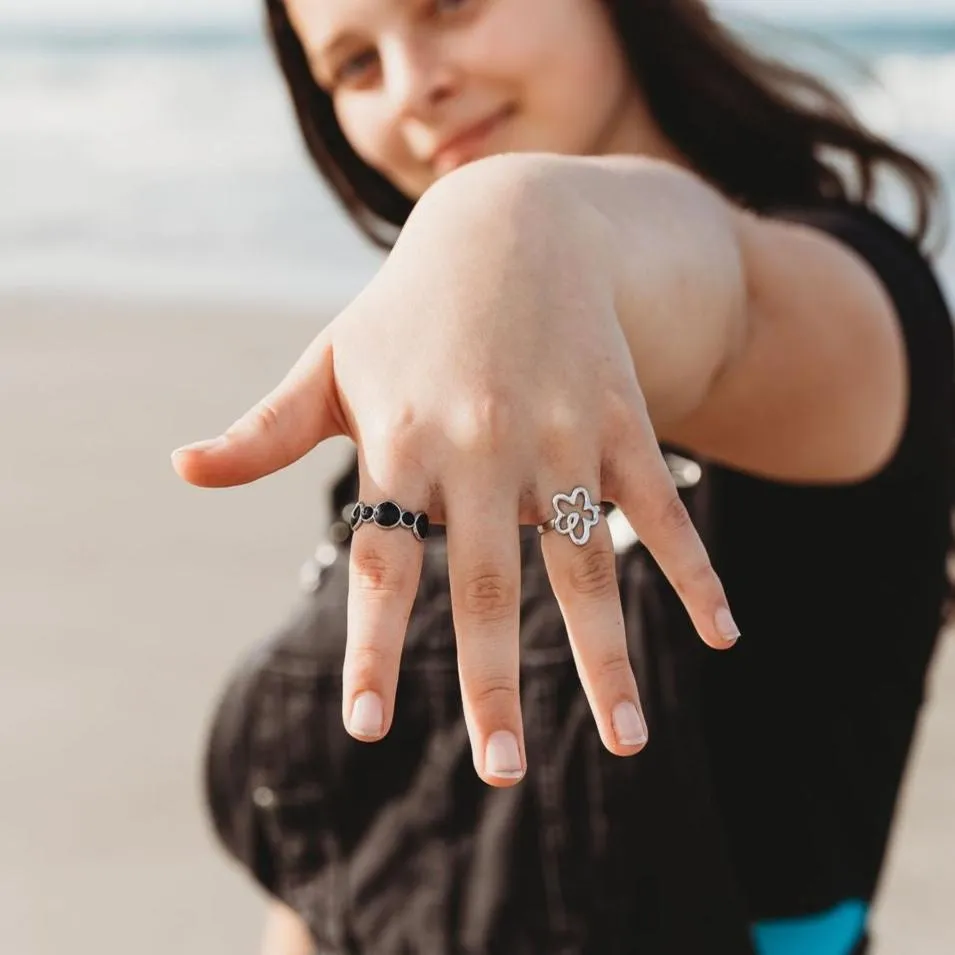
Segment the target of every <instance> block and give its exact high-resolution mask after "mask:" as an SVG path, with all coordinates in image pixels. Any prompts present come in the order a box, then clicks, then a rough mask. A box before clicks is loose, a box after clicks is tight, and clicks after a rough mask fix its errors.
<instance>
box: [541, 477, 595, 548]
mask: <svg viewBox="0 0 955 955" xmlns="http://www.w3.org/2000/svg"><path fill="white" fill-rule="evenodd" d="M553 503H554V512H555V516H554V517H552V518H551V519H550V520H549V521H544V523H543V524H538V525H537V533H538V534H546V533H547V532H548V531H557V533H558V534H563V535H564V536H565V537H569V538H570V540H571V543H573V544H576V545H577V546H578V547H583V546H584V544H586V543H587V541H589V540H590V530H591V528H593V527H596V525H597V523H598V522H599V520H600V505H599V504H593V503H592V502H591V500H590V494H589V493H588V492H587V489H586V488H585V487H575V488H574V489H573V490H572V491H571V492H570V494H555V495H554V497H553Z"/></svg>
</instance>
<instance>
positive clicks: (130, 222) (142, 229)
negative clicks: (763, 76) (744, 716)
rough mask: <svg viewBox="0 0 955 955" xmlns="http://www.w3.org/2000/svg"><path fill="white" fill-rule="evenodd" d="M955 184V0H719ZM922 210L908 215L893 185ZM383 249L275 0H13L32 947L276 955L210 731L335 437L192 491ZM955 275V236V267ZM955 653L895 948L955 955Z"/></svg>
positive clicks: (12, 400)
mask: <svg viewBox="0 0 955 955" xmlns="http://www.w3.org/2000/svg"><path fill="white" fill-rule="evenodd" d="M714 5H715V6H716V8H717V9H718V10H719V11H720V13H721V15H724V16H726V17H727V18H728V19H730V20H731V21H732V22H733V23H734V25H736V26H737V27H738V28H739V29H741V30H743V31H744V32H746V33H748V34H749V35H750V36H751V38H752V39H753V41H754V42H756V43H758V44H760V45H762V46H764V47H766V48H769V49H771V50H772V51H773V52H775V53H776V54H777V55H779V56H783V57H785V58H787V59H789V60H791V61H793V62H796V63H798V64H802V65H808V66H811V67H812V68H814V69H818V70H820V71H822V72H823V73H824V75H825V76H826V77H828V78H829V79H830V80H832V82H833V83H835V85H836V86H838V88H840V89H841V90H843V91H844V92H845V94H846V95H847V96H848V97H849V98H850V100H851V101H852V102H853V103H854V104H855V105H856V106H857V107H858V108H859V110H860V111H861V113H862V115H863V117H864V118H865V119H867V120H869V121H870V122H871V123H872V124H873V125H874V126H875V127H876V128H877V129H879V130H880V131H882V132H884V133H886V134H889V135H891V136H893V137H896V138H897V139H899V140H900V141H901V142H902V143H903V144H904V145H905V146H906V147H907V148H909V149H912V150H915V151H917V152H919V153H920V154H922V156H923V157H924V158H925V159H927V160H928V161H930V162H931V163H932V164H934V165H935V166H936V167H937V168H938V169H939V170H940V171H942V173H943V174H944V175H945V177H946V179H947V181H948V183H949V187H950V189H952V191H953V198H955V0H826V2H820V0H718V2H716V3H715V4H714ZM887 201H888V202H889V203H890V206H891V208H893V209H897V211H898V212H899V214H901V213H902V212H903V211H904V209H903V207H902V206H899V205H897V200H896V198H895V197H893V196H891V195H887ZM379 261H380V259H379V257H378V253H375V252H373V251H372V250H371V249H370V248H369V247H367V246H366V245H365V244H364V242H363V240H362V239H361V238H360V237H359V236H358V234H357V233H356V232H355V231H354V230H353V229H352V227H350V226H349V225H348V224H347V223H346V221H345V219H344V217H343V216H342V215H341V214H340V213H339V212H338V210H337V209H336V207H335V206H334V204H333V203H332V201H331V200H330V198H329V197H328V195H327V194H326V192H325V191H324V189H323V187H322V185H321V184H320V182H319V180H318V179H317V177H316V176H315V174H313V172H312V170H311V169H310V167H309V166H308V164H307V163H306V160H305V157H304V153H303V150H302V149H301V148H300V145H299V142H298V139H297V133H296V130H295V128H294V125H293V122H292V114H291V110H290V107H289V106H288V104H287V102H286V99H285V96H284V91H283V89H282V86H281V83H280V80H279V76H278V73H277V70H276V69H274V68H273V65H272V63H271V61H270V58H269V54H268V50H267V47H266V44H265V42H264V39H263V35H262V32H261V30H260V24H259V8H258V4H257V3H256V0H164V2H163V3H161V4H159V3H156V4H153V5H152V6H151V7H147V6H146V5H143V4H139V5H132V4H129V3H127V2H124V0H4V2H3V4H2V5H0V401H2V407H3V409H4V410H3V413H2V415H0V441H2V443H0V447H2V449H3V450H2V454H0V640H2V643H0V647H2V652H3V659H4V665H3V667H2V668H0V780H2V786H0V933H2V942H0V946H2V948H3V950H4V951H9V952H16V953H18V955H62V953H64V952H69V953H71V955H87V953H93V952H95V953H97V955H99V953H103V952H112V951H116V952H120V951H128V950H130V949H131V948H132V949H135V950H136V951H138V952H140V953H141V955H159V953H164V955H165V953H168V952H171V951H174V952H177V953H182V955H191V953H196V955H198V953H203V955H220V953H221V955H226V953H229V955H236V953H240V952H253V951H255V950H256V948H257V936H258V931H259V926H260V920H261V915H262V910H263V900H262V898H261V897H260V896H259V894H258V893H257V892H256V891H255V890H253V888H252V887H251V885H250V884H248V883H247V881H246V879H245V877H244V876H243V875H242V874H241V873H239V872H238V871H237V870H235V869H234V868H233V867H232V866H231V865H230V864H229V863H228V862H227V860H226V859H225V858H224V857H223V856H222V855H221V853H220V852H219V851H218V849H217V847H216V846H215V845H214V844H213V841H212V839H211V838H210V836H209V833H208V831H207V828H206V822H205V818H204V815H203V812H202V804H201V800H200V787H199V782H200V772H199V770H200V766H199V759H200V753H201V749H202V742H203V736H204V731H205V726H206V721H207V719H208V716H209V714H210V712H211V708H212V706H213V705H214V702H215V698H216V694H217V693H218V691H219V688H220V687H221V685H222V683H223V681H224V680H225V678H226V675H227V673H228V671H229V669H230V667H231V666H232V665H233V664H234V663H235V662H236V661H237V660H238V659H239V657H240V656H241V655H242V654H243V653H244V652H246V651H247V650H248V648H249V647H250V646H251V645H253V644H254V643H256V642H257V641H259V640H261V639H262V638H264V637H265V636H266V635H267V634H268V633H270V632H271V631H272V630H274V628H275V627H276V626H277V625H278V624H279V623H280V622H281V621H282V620H283V619H284V618H285V617H286V615H288V614H289V613H290V612H291V608H292V606H293V603H294V601H295V599H296V597H297V595H298V594H299V593H300V592H301V589H302V588H303V587H305V588H307V587H308V586H309V582H310V581H311V580H313V579H314V573H315V569H316V564H315V561H314V559H313V558H312V557H311V555H312V554H313V552H314V551H315V549H316V546H317V545H319V544H320V543H321V534H322V529H323V526H324V522H325V500H324V495H325V488H326V485H327V482H328V479H329V477H330V475H332V474H333V473H335V471H336V470H337V468H339V467H340V466H341V463H342V462H343V461H344V459H345V456H346V454H347V451H348V449H347V447H344V446H342V445H341V444H334V443H333V444H332V445H330V446H329V447H327V448H324V449H322V450H321V451H320V452H319V453H316V454H314V455H312V456H311V457H310V458H309V459H307V460H306V461H305V462H302V463H301V464H300V465H298V466H296V467H294V468H291V469H289V470H288V471H287V472H284V473H282V474H279V475H276V476H274V477H273V478H270V479H269V480H267V481H263V482H260V483H259V484H258V485H255V486H251V487H246V488H238V489H234V490H230V491H225V492H215V493H213V492H203V491H200V490H197V489H195V488H190V487H187V486H186V485H184V484H182V483H181V482H179V481H178V480H177V479H176V478H175V476H174V475H173V473H172V470H171V468H170V467H169V464H168V453H169V452H170V451H171V450H172V448H174V447H176V446H178V445H180V444H183V443H185V442H187V441H190V440H194V439H198V438H201V437H206V436H209V435H212V434H216V433H218V432H219V431H220V430H221V429H222V428H223V427H225V426H226V425H228V424H229V423H230V422H231V421H232V420H233V418H234V417H236V416H237V415H238V414H239V413H240V412H242V411H244V410H245V409H246V407H247V406H249V405H250V404H251V403H252V402H254V401H255V400H257V399H258V398H259V397H260V396H261V394H262V393H264V392H265V391H266V390H267V389H268V388H269V387H271V385H272V384H273V383H274V382H275V381H276V380H277V379H278V377H279V376H280V375H282V374H283V373H284V372H285V370H286V369H287V368H288V366H289V365H290V363H291V362H292V360H293V359H294V358H295V357H297V355H298V354H299V352H300V351H301V349H302V348H303V347H304V346H305V344H306V343H307V342H308V341H309V339H310V338H311V337H312V336H313V335H314V334H315V332H316V331H317V329H318V328H319V326H320V324H321V323H322V322H323V321H324V320H326V319H327V318H329V317H330V316H331V315H333V314H334V313H335V310H336V309H337V308H339V307H341V306H342V305H343V304H345V303H346V302H347V301H348V300H349V299H350V298H351V297H352V296H353V295H354V294H356V293H357V292H358V290H359V289H360V288H361V287H362V286H363V284H364V283H365V282H366V281H367V280H368V279H369V278H370V277H371V274H372V272H373V270H374V269H375V268H376V266H377V264H378V262H379ZM940 269H941V272H942V276H943V280H944V283H945V285H946V288H947V290H948V291H949V294H950V296H951V295H955V250H953V244H952V243H951V242H950V243H949V245H948V247H947V248H946V250H945V252H944V253H943V255H942V256H941V259H940ZM953 890H955V651H953V648H952V641H951V640H950V639H949V640H947V641H945V642H944V643H943V651H942V653H941V655H940V658H939V661H938V664H937V665H936V667H935V671H934V673H933V679H932V692H931V694H930V699H929V704H928V708H927V715H926V719H925V721H924V724H923V729H922V733H921V736H920V740H919V746H918V750H917V753H916V757H915V759H914V762H913V770H912V773H911V775H910V778H909V783H908V786H907V789H906V793H905V801H904V806H903V812H902V815H901V818H900V823H899V825H898V827H897V829H896V838H895V842H894V845H893V851H892V861H891V866H890V870H889V872H888V875H887V877H886V879H885V882H884V885H883V889H882V897H881V899H880V905H879V906H878V909H877V918H876V926H875V928H876V932H877V939H878V944H877V946H876V949H875V955H889V953H895V952H905V953H906V955H908V953H918V955H942V953H946V955H950V953H951V952H953V951H955V911H953V910H952V906H951V899H952V897H953Z"/></svg>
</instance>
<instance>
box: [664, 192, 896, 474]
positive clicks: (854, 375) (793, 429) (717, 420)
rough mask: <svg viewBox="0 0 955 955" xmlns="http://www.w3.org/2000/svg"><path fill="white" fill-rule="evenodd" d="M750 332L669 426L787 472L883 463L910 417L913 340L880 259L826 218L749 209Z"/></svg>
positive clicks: (764, 470) (872, 467) (742, 225)
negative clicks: (699, 400) (797, 218)
mask: <svg viewBox="0 0 955 955" xmlns="http://www.w3.org/2000/svg"><path fill="white" fill-rule="evenodd" d="M737 222H738V230H737V232H738V237H739V243H740V248H741V251H742V259H743V263H744V269H745V276H746V321H745V329H746V333H745V335H744V336H743V338H742V340H741V343H740V346H739V347H738V349H737V350H736V351H735V353H734V355H733V357H732V358H731V360H730V361H729V362H728V363H727V364H726V366H725V368H724V370H723V372H722V374H721V375H720V376H719V377H718V379H717V380H716V381H715V382H714V383H713V386H712V388H711V389H710V392H709V395H708V397H707V400H706V401H705V402H704V403H703V404H702V405H701V406H700V407H698V408H697V409H696V410H695V411H694V412H693V413H692V414H690V415H689V416H688V417H686V418H685V419H683V420H682V421H680V422H678V423H676V424H675V425H673V427H672V428H671V429H670V431H669V433H668V434H667V435H666V436H665V437H666V438H668V439H670V440H673V441H675V442H678V443H680V444H683V445H684V446H686V447H689V448H692V449H694V450H696V451H698V452H699V453H701V454H703V455H705V456H707V457H710V458H711V459H714V460H717V461H721V462H723V463H725V464H727V465H729V466H731V467H738V468H740V469H743V470H747V471H751V472H754V473H757V474H762V475H764V476H767V477H771V478H776V479H779V480H786V481H797V482H801V481H807V482H826V483H829V482H833V483H841V482H852V481H856V480H862V479H864V478H866V477H868V476H870V475H871V474H873V473H875V472H877V471H878V470H879V469H880V468H881V467H882V466H883V465H884V464H885V463H886V462H887V461H888V459H889V458H890V457H891V456H892V453H893V451H894V449H895V448H896V446H897V444H898V441H899V439H900V437H901V434H902V430H903V427H904V422H905V417H906V407H907V397H908V382H907V363H906V357H905V343H904V338H903V335H902V331H901V328H900V325H899V321H898V318H897V316H896V314H895V306H894V305H893V302H892V299H891V298H890V296H889V293H888V291H887V290H886V288H885V286H884V284H883V282H882V281H881V279H880V277H879V275H878V274H876V272H875V270H874V269H873V267H872V266H871V265H870V264H869V263H868V262H867V261H866V259H864V258H863V257H862V256H861V255H860V254H858V253H857V252H856V251H854V249H853V248H851V247H850V246H849V245H848V244H846V243H845V242H843V241H841V240H840V239H838V238H835V237H834V236H832V235H830V234H828V233H827V232H826V231H823V230H822V229H821V228H816V227H814V226H810V225H805V224H801V223H793V222H789V221H784V220H781V219H775V218H767V217H762V216H756V215H754V214H752V213H749V212H745V211H742V210H741V211H739V212H738V214H737Z"/></svg>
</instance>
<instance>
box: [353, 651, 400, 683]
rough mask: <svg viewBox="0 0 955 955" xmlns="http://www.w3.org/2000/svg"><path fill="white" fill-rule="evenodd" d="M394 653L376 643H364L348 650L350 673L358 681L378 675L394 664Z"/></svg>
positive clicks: (362, 681)
mask: <svg viewBox="0 0 955 955" xmlns="http://www.w3.org/2000/svg"><path fill="white" fill-rule="evenodd" d="M394 662H395V661H394V655H393V654H392V653H389V652H387V651H385V650H383V649H382V648H381V647H379V646H378V645H377V644H375V643H362V644H360V645H359V646H357V647H354V648H353V649H349V651H348V675H349V677H350V678H351V679H353V680H355V681H357V682H358V683H364V682H365V681H366V680H367V678H368V677H370V676H372V675H375V676H378V675H380V674H381V673H382V671H384V670H387V669H389V668H391V667H392V666H393V664H394Z"/></svg>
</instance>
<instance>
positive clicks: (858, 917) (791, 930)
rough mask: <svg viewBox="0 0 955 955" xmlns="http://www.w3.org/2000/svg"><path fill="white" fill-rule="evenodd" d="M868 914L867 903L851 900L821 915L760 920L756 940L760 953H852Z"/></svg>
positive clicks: (754, 939)
mask: <svg viewBox="0 0 955 955" xmlns="http://www.w3.org/2000/svg"><path fill="white" fill-rule="evenodd" d="M868 914H869V907H868V906H867V905H866V903H865V902H862V901H859V900H858V899H850V900H848V901H846V902H842V903H841V904H839V905H837V906H836V907H835V908H834V909H829V911H828V912H821V913H820V914H818V915H810V916H804V917H802V918H795V919H775V920H773V921H771V922H757V924H756V925H754V926H753V942H754V943H755V945H756V951H757V953H758V955H851V953H852V950H853V949H854V948H855V946H856V945H858V943H859V940H860V939H861V938H862V936H863V934H864V933H865V924H866V918H867V917H868Z"/></svg>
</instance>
